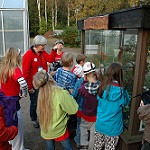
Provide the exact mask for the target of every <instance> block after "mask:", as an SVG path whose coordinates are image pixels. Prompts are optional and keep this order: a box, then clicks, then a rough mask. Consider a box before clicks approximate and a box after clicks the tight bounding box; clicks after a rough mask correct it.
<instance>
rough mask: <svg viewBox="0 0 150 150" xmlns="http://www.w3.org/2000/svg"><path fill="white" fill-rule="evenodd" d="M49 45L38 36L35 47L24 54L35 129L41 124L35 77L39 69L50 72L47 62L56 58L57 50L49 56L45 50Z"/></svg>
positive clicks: (31, 115) (35, 39) (24, 74)
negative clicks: (38, 116) (38, 117)
mask: <svg viewBox="0 0 150 150" xmlns="http://www.w3.org/2000/svg"><path fill="white" fill-rule="evenodd" d="M46 44H47V40H46V39H45V38H44V37H43V36H40V35H37V36H36V37H35V38H34V39H33V45H32V46H31V48H30V49H29V50H28V51H27V52H26V53H25V54H24V56H23V61H22V71H23V76H24V78H25V80H26V82H27V84H28V91H29V96H30V101H31V103H30V117H31V120H32V122H33V126H34V127H35V128H39V122H38V119H37V113H36V108H37V97H38V90H35V89H34V88H33V84H32V81H33V76H34V75H35V73H36V72H37V71H38V69H39V68H43V69H45V70H46V71H48V67H47V62H49V63H52V62H53V61H54V60H55V57H56V50H54V49H52V51H51V54H48V53H47V52H46V51H45V50H44V49H45V46H46Z"/></svg>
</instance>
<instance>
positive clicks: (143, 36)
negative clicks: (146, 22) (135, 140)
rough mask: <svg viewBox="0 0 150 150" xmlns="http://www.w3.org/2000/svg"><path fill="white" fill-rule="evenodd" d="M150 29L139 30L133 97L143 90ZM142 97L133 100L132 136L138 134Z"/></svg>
mask: <svg viewBox="0 0 150 150" xmlns="http://www.w3.org/2000/svg"><path fill="white" fill-rule="evenodd" d="M148 40H149V31H148V30H144V29H140V30H139V31H138V41H137V51H136V61H135V64H136V65H135V74H134V83H133V93H132V97H134V96H136V95H138V94H140V93H141V92H142V91H143V85H144V77H145V68H146V58H147V50H148ZM140 101H141V97H140V96H138V97H135V98H133V99H132V102H131V110H130V120H129V128H128V134H129V135H130V136H133V135H136V134H137V133H138V130H139V119H138V116H137V109H138V107H139V106H140Z"/></svg>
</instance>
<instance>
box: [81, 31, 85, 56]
mask: <svg viewBox="0 0 150 150" xmlns="http://www.w3.org/2000/svg"><path fill="white" fill-rule="evenodd" d="M81 50H82V51H81V53H82V54H85V30H82V31H81Z"/></svg>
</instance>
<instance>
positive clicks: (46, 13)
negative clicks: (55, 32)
mask: <svg viewBox="0 0 150 150" xmlns="http://www.w3.org/2000/svg"><path fill="white" fill-rule="evenodd" d="M46 8H47V5H46V0H45V21H46V30H47V9H46Z"/></svg>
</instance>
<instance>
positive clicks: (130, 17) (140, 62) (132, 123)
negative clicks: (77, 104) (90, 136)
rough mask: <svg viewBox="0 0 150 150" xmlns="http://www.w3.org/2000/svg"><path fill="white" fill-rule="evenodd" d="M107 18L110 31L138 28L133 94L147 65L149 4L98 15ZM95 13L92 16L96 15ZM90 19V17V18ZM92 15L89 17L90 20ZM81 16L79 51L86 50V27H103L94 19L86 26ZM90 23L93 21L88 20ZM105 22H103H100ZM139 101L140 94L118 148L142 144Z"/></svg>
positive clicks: (128, 149)
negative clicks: (138, 112) (138, 110)
mask: <svg viewBox="0 0 150 150" xmlns="http://www.w3.org/2000/svg"><path fill="white" fill-rule="evenodd" d="M106 15H107V16H109V17H108V19H109V20H108V24H107V26H106V24H105V28H106V29H110V30H126V29H137V30H138V41H137V43H138V44H137V50H136V62H135V63H136V65H135V76H134V83H133V92H132V93H133V95H132V96H135V95H137V94H140V93H141V92H142V90H143V85H144V77H145V76H144V75H145V68H146V58H147V50H148V40H149V31H150V6H140V7H133V8H128V9H123V10H120V11H116V12H111V13H109V14H104V15H98V16H101V17H105V16H106ZM98 16H95V17H98ZM90 18H91V17H90ZM93 18H94V17H92V19H93ZM88 19H89V18H84V19H81V20H78V29H79V30H82V53H85V29H103V28H104V26H102V27H101V24H99V26H98V24H97V22H96V23H95V22H94V21H93V25H90V28H89V25H88V26H86V23H84V22H86V20H88ZM89 21H90V22H92V21H91V20H90V19H89ZM103 25H104V24H103ZM139 104H140V96H138V97H136V98H134V99H132V102H131V111H130V120H129V128H128V130H127V131H125V132H124V133H123V134H121V136H120V141H119V144H118V150H138V149H140V147H141V140H142V135H141V134H140V133H139V119H138V116H137V109H138V107H139Z"/></svg>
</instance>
